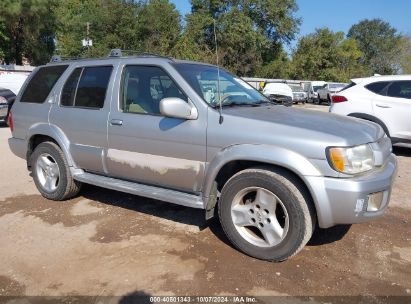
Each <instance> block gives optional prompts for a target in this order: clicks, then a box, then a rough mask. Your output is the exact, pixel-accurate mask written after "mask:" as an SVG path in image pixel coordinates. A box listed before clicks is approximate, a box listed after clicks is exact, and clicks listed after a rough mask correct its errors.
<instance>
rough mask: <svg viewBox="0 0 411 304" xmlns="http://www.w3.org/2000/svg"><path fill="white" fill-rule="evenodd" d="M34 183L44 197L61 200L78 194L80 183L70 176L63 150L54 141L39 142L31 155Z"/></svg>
mask: <svg viewBox="0 0 411 304" xmlns="http://www.w3.org/2000/svg"><path fill="white" fill-rule="evenodd" d="M31 167H32V173H33V179H34V183H35V184H36V187H37V189H38V190H39V192H40V193H41V195H42V196H44V197H45V198H48V199H51V200H55V201H62V200H66V199H69V198H71V197H73V196H75V195H77V194H78V192H79V191H80V187H81V183H80V182H78V181H75V180H74V179H73V177H72V176H71V172H70V168H69V166H68V164H67V161H66V159H65V157H64V153H63V151H61V149H60V147H59V146H58V145H57V144H55V143H54V142H43V143H41V144H39V145H38V146H37V147H36V149H35V150H34V152H33V154H32V155H31Z"/></svg>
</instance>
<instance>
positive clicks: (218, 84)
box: [174, 63, 270, 107]
mask: <svg viewBox="0 0 411 304" xmlns="http://www.w3.org/2000/svg"><path fill="white" fill-rule="evenodd" d="M174 67H175V68H176V70H177V71H178V72H179V73H180V74H181V75H182V76H183V78H184V79H185V80H186V81H187V82H188V83H189V84H190V86H191V87H192V88H193V89H194V90H195V91H196V92H197V94H198V95H199V96H200V97H202V98H203V99H204V100H205V101H206V102H207V104H209V105H210V106H212V107H216V106H218V104H219V101H220V100H221V103H222V105H232V104H243V105H253V104H259V103H262V102H270V101H269V100H268V99H267V98H266V97H265V96H264V95H262V94H261V93H260V92H259V91H257V90H256V89H255V88H253V87H252V86H251V85H249V84H248V83H246V82H245V81H244V80H242V79H240V78H238V77H235V76H233V75H231V74H230V73H228V72H226V71H224V70H222V69H220V70H218V69H217V67H215V66H210V65H205V64H195V63H175V64H174ZM218 75H220V78H218ZM218 80H219V81H218Z"/></svg>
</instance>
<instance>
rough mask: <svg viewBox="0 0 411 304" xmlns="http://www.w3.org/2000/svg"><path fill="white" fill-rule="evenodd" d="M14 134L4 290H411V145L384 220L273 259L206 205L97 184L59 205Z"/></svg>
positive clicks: (7, 155) (4, 189)
mask: <svg viewBox="0 0 411 304" xmlns="http://www.w3.org/2000/svg"><path fill="white" fill-rule="evenodd" d="M299 107H305V108H309V109H312V110H322V111H327V107H326V106H316V105H311V104H310V105H305V106H299ZM326 127H327V126H324V128H326ZM9 136H10V131H9V129H8V128H6V127H1V128H0V155H1V157H0V160H1V161H0V231H1V232H0V261H1V263H0V295H3V296H4V295H6V296H18V295H37V296H38V295H43V296H56V295H90V296H94V297H101V296H105V295H110V296H112V295H116V296H120V297H124V296H127V295H132V294H144V295H156V296H158V295H178V296H182V295H241V296H246V295H250V296H270V295H287V296H312V297H317V296H329V295H330V296H331V295H332V296H357V295H360V296H407V295H408V296H411V280H410V278H411V187H410V180H411V148H405V147H396V148H395V149H394V152H395V153H396V154H397V155H398V160H399V171H398V176H397V179H396V182H395V186H394V190H393V193H392V200H391V204H390V208H389V209H388V212H387V213H386V215H385V216H384V217H383V218H381V219H379V220H376V221H373V222H370V223H364V224H360V225H354V226H352V227H351V228H350V229H349V230H348V229H347V227H335V228H331V229H327V230H320V231H317V232H316V234H315V235H314V237H313V239H312V240H311V241H310V243H309V244H308V246H306V247H305V248H304V249H303V250H302V251H301V252H300V253H299V254H298V255H297V256H295V257H293V258H292V259H290V260H288V261H286V262H282V263H269V262H264V261H259V260H256V259H253V258H250V257H248V256H245V255H243V254H242V253H240V252H238V251H237V250H235V249H233V248H232V247H231V245H230V244H229V242H228V240H227V239H226V238H225V237H224V235H223V233H222V230H221V228H220V227H219V224H218V222H217V220H212V221H210V222H208V223H207V222H205V220H204V213H203V211H201V210H195V209H189V208H184V207H181V206H176V205H170V204H167V203H163V202H159V201H154V200H150V199H146V198H141V197H137V196H132V195H129V194H124V193H119V192H115V191H110V190H106V189H101V188H98V187H94V186H85V187H84V188H83V191H82V192H81V196H79V197H77V198H74V199H72V200H69V201H66V202H53V201H48V200H46V199H44V198H43V197H41V196H40V195H39V194H38V192H37V190H36V189H35V186H34V183H33V181H32V179H31V177H30V176H29V174H28V172H27V171H26V167H25V162H24V161H23V160H22V159H18V158H17V157H15V156H14V155H12V154H11V152H10V151H9V148H8V145H7V138H8V137H9ZM410 301H411V298H410Z"/></svg>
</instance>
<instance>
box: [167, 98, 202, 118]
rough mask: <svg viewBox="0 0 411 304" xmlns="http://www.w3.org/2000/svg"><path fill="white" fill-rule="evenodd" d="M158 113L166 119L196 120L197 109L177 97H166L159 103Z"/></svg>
mask: <svg viewBox="0 0 411 304" xmlns="http://www.w3.org/2000/svg"><path fill="white" fill-rule="evenodd" d="M160 113H161V114H162V115H164V116H167V117H172V118H181V119H187V120H194V119H197V118H198V112H197V109H196V108H195V107H194V106H192V105H190V104H189V103H187V102H186V101H184V100H182V99H181V98H177V97H167V98H163V99H162V100H161V101H160Z"/></svg>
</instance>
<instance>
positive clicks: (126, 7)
mask: <svg viewBox="0 0 411 304" xmlns="http://www.w3.org/2000/svg"><path fill="white" fill-rule="evenodd" d="M138 9H140V5H139V4H138V3H134V2H121V1H118V0H89V1H82V0H66V1H62V2H60V5H59V6H58V7H57V8H56V10H55V14H56V15H57V18H58V20H59V24H58V29H57V34H56V36H57V48H58V50H57V51H58V53H59V54H60V55H62V56H67V57H77V56H80V57H81V56H84V55H87V56H90V57H100V56H106V55H107V54H108V52H109V50H110V49H113V48H122V49H136V48H137V46H138V37H137V18H136V17H137V13H138ZM119 16H121V18H119ZM87 22H89V30H90V31H89V38H90V39H91V40H92V41H93V46H92V47H91V48H90V49H87V48H85V47H83V46H82V44H81V41H82V39H85V38H86V24H87ZM86 53H87V54H86Z"/></svg>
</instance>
